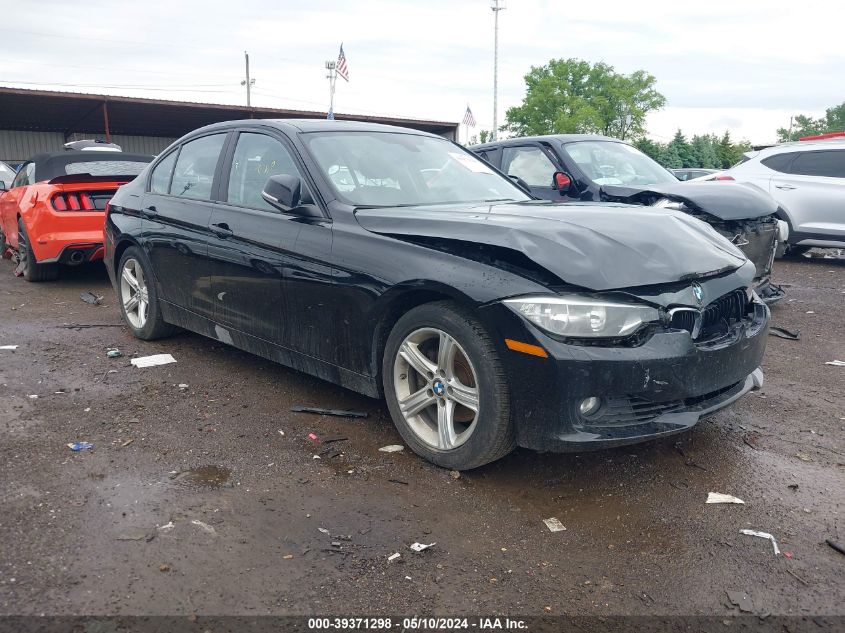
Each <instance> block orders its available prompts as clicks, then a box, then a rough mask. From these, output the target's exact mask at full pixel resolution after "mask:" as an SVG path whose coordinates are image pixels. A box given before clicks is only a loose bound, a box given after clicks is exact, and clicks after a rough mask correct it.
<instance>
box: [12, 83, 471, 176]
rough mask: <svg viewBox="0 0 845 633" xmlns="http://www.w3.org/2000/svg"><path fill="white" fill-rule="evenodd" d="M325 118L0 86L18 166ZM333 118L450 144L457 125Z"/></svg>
mask: <svg viewBox="0 0 845 633" xmlns="http://www.w3.org/2000/svg"><path fill="white" fill-rule="evenodd" d="M325 118H326V113H325V112H313V111H304V110H282V109H277V108H256V107H251V108H248V107H246V106H232V105H220V104H213V103H192V102H188V101H167V100H162V99H139V98H136V97H114V96H110V95H98V94H81V93H74V92H55V91H49V90H27V89H23V88H4V87H0V160H2V161H4V162H7V163H20V162H22V161H24V160H26V159H28V158H29V157H31V156H33V155H34V154H38V153H39V152H52V151H61V150H62V146H63V145H64V144H65V143H67V142H68V141H75V140H80V139H102V140H109V141H111V142H112V143H117V144H118V145H120V146H121V147H122V148H123V150H124V151H127V152H136V153H141V154H157V153H159V152H160V151H161V150H163V149H164V148H165V147H167V146H168V145H170V143H172V142H173V141H175V140H176V139H177V138H179V137H180V136H182V135H183V134H186V133H187V132H190V131H191V130H195V129H196V128H198V127H202V126H203V125H208V124H210V123H216V122H218V121H229V120H233V119H325ZM335 118H336V119H338V120H347V121H348V120H357V121H369V122H372V123H385V124H388V125H399V126H402V127H409V128H413V129H417V130H423V131H425V132H431V133H433V134H439V135H441V136H444V137H446V138H449V139H452V140H456V139H457V133H458V123H449V122H444V121H421V120H416V119H401V118H394V117H382V116H361V115H346V114H337V113H336V114H335Z"/></svg>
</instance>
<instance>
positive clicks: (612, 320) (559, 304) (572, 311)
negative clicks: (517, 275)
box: [504, 295, 660, 338]
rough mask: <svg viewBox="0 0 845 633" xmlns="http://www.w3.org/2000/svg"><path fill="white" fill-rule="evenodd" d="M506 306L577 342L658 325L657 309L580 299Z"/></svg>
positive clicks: (508, 301)
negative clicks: (579, 339) (642, 326)
mask: <svg viewBox="0 0 845 633" xmlns="http://www.w3.org/2000/svg"><path fill="white" fill-rule="evenodd" d="M504 303H505V305H506V306H508V307H509V308H510V309H511V310H513V311H514V312H516V313H517V314H518V315H520V316H522V317H524V318H526V319H528V320H529V321H531V323H533V324H534V325H536V326H537V327H539V328H542V329H543V330H545V331H546V332H549V333H551V334H558V335H560V336H571V337H574V338H600V337H603V338H614V337H619V336H627V335H628V334H631V333H632V332H634V331H636V329H637V328H638V327H640V326H641V325H642V324H643V323H649V322H652V321H658V320H659V319H660V314H659V313H658V311H657V310H656V309H655V308H651V307H649V306H644V305H638V304H634V303H618V302H614V301H603V300H601V299H592V298H589V297H579V296H576V295H569V296H559V297H523V298H520V299H506V300H505V302H504Z"/></svg>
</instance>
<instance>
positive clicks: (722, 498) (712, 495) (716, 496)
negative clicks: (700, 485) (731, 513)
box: [705, 492, 745, 505]
mask: <svg viewBox="0 0 845 633" xmlns="http://www.w3.org/2000/svg"><path fill="white" fill-rule="evenodd" d="M705 503H741V504H743V505H744V504H745V501H743V500H742V499H740V498H738V497H734V496H732V495H724V494H722V493H721V492H708V493H707V501H706V502H705Z"/></svg>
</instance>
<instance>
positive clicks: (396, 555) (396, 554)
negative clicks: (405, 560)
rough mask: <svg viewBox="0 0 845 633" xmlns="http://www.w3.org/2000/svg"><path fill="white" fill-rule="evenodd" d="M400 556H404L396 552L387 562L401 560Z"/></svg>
mask: <svg viewBox="0 0 845 633" xmlns="http://www.w3.org/2000/svg"><path fill="white" fill-rule="evenodd" d="M400 556H402V554H400V553H399V552H396V553H395V554H391V555H390V556H388V557H387V562H391V561H394V560H396V559H397V558H399V557H400Z"/></svg>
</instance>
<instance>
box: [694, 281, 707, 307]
mask: <svg viewBox="0 0 845 633" xmlns="http://www.w3.org/2000/svg"><path fill="white" fill-rule="evenodd" d="M692 294H693V295H695V300H696V301H698V305H701V303H702V301H703V300H704V289H703V288H702V287H701V284H698V283H694V284H693V285H692Z"/></svg>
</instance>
